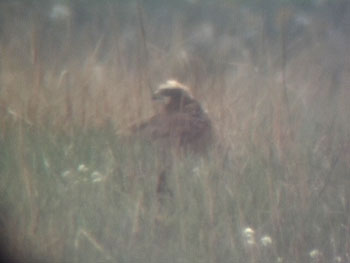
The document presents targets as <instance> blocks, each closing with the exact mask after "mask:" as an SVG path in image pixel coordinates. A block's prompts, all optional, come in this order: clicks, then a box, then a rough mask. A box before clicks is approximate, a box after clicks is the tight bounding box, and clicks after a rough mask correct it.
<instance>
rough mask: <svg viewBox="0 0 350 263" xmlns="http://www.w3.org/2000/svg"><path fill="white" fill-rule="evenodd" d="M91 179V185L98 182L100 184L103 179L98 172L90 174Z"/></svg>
mask: <svg viewBox="0 0 350 263" xmlns="http://www.w3.org/2000/svg"><path fill="white" fill-rule="evenodd" d="M91 179H92V182H93V183H98V182H101V181H102V180H103V179H104V176H103V175H102V174H101V173H100V172H98V171H94V172H93V173H92V174H91Z"/></svg>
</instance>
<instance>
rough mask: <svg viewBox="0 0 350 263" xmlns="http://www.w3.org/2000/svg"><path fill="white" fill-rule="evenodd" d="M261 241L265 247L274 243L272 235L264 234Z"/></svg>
mask: <svg viewBox="0 0 350 263" xmlns="http://www.w3.org/2000/svg"><path fill="white" fill-rule="evenodd" d="M260 243H261V244H262V245H263V246H264V247H267V246H270V245H271V244H272V239H271V237H270V236H263V237H262V238H261V239H260Z"/></svg>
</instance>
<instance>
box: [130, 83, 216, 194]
mask: <svg viewBox="0 0 350 263" xmlns="http://www.w3.org/2000/svg"><path fill="white" fill-rule="evenodd" d="M153 99H154V100H156V99H166V100H167V101H166V103H165V104H164V105H163V108H162V109H161V110H160V111H159V112H157V113H156V114H154V116H153V117H151V118H149V119H148V120H146V121H144V122H141V123H138V124H136V125H133V126H132V127H131V131H132V133H133V134H137V135H139V136H141V137H142V138H144V139H146V140H149V141H151V142H152V143H154V144H155V145H156V149H157V152H158V158H160V160H161V167H160V173H159V176H158V185H157V192H158V193H169V192H170V193H171V191H170V190H169V189H168V186H167V182H166V181H167V180H166V178H167V173H168V170H169V169H170V168H171V166H172V153H174V152H175V153H176V154H180V155H182V154H186V153H189V152H192V153H205V152H206V151H207V148H208V146H209V145H210V144H211V142H212V137H213V134H212V133H213V132H212V124H211V121H210V119H209V117H208V115H207V114H206V112H205V111H204V110H203V109H202V106H201V105H200V103H199V102H198V101H197V100H196V99H194V98H193V96H192V94H191V92H190V90H189V89H188V88H187V87H186V86H184V85H183V84H181V83H179V82H177V81H175V80H168V81H167V82H166V83H164V84H162V85H160V86H159V88H158V89H157V90H156V91H155V93H154V94H153Z"/></svg>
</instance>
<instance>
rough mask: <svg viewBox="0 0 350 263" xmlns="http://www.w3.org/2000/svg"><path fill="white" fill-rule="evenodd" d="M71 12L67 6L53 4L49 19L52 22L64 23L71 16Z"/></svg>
mask: <svg viewBox="0 0 350 263" xmlns="http://www.w3.org/2000/svg"><path fill="white" fill-rule="evenodd" d="M71 14H72V13H71V10H70V8H69V7H68V6H66V5H63V4H55V5H54V6H53V7H52V9H51V12H50V15H49V16H50V18H51V19H52V20H54V21H64V20H67V19H69V17H70V16H71Z"/></svg>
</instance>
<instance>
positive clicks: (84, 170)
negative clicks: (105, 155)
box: [77, 164, 89, 173]
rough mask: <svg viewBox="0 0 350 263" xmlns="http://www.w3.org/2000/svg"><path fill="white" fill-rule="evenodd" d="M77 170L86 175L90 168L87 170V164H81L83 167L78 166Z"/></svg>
mask: <svg viewBox="0 0 350 263" xmlns="http://www.w3.org/2000/svg"><path fill="white" fill-rule="evenodd" d="M77 170H78V172H82V173H85V172H87V171H89V168H87V167H86V166H85V164H81V165H79V166H78V168H77Z"/></svg>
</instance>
